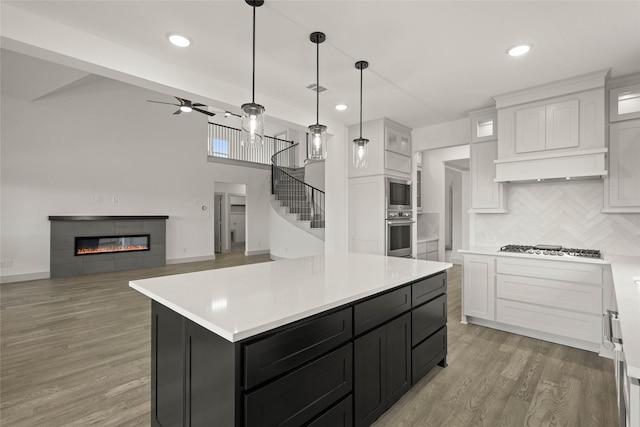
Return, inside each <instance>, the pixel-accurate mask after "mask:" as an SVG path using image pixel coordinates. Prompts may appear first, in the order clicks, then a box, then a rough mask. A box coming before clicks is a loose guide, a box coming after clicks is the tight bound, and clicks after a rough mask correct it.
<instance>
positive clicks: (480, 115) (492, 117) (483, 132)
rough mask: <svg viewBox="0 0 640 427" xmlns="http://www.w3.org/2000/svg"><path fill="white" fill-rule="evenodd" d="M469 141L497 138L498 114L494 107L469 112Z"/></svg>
mask: <svg viewBox="0 0 640 427" xmlns="http://www.w3.org/2000/svg"><path fill="white" fill-rule="evenodd" d="M469 115H470V116H471V142H483V141H494V140H496V139H497V138H498V125H497V122H498V114H497V113H496V110H495V109H494V108H491V109H484V110H478V111H472V112H469Z"/></svg>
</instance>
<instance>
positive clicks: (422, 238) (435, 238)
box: [417, 236, 438, 243]
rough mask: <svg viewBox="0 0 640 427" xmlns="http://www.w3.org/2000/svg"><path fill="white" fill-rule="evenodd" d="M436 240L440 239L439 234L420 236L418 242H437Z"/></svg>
mask: <svg viewBox="0 0 640 427" xmlns="http://www.w3.org/2000/svg"><path fill="white" fill-rule="evenodd" d="M436 240H438V236H431V237H418V239H417V242H418V243H422V242H435V241H436Z"/></svg>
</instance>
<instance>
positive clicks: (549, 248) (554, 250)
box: [500, 245, 602, 258]
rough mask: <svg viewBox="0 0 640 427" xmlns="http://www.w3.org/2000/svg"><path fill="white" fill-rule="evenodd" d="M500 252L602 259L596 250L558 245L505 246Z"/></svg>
mask: <svg viewBox="0 0 640 427" xmlns="http://www.w3.org/2000/svg"><path fill="white" fill-rule="evenodd" d="M500 252H512V253H522V254H532V255H553V256H564V255H568V256H578V257H585V258H602V253H601V252H600V251H599V250H597V249H575V248H564V247H562V246H559V245H536V246H530V245H505V246H502V247H501V248H500Z"/></svg>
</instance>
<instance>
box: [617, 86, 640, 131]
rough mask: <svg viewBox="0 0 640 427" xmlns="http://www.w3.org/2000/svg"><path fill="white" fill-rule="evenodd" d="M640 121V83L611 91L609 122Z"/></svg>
mask: <svg viewBox="0 0 640 427" xmlns="http://www.w3.org/2000/svg"><path fill="white" fill-rule="evenodd" d="M630 119H640V83H639V84H634V85H629V86H624V87H619V88H615V89H611V90H610V91H609V121H611V122H618V121H620V120H630Z"/></svg>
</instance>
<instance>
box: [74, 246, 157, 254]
mask: <svg viewBox="0 0 640 427" xmlns="http://www.w3.org/2000/svg"><path fill="white" fill-rule="evenodd" d="M147 249H149V247H148V246H147V245H109V246H100V247H97V248H78V249H77V250H76V255H85V254H101V253H107V252H128V251H146V250H147Z"/></svg>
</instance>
